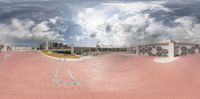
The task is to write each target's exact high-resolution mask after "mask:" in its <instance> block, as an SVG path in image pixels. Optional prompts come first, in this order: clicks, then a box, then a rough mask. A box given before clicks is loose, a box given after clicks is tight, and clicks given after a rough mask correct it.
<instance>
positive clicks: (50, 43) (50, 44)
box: [40, 41, 63, 50]
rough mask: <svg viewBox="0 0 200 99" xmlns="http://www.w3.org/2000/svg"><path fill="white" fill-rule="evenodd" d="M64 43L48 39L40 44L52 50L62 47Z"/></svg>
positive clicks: (41, 47) (41, 46) (43, 47)
mask: <svg viewBox="0 0 200 99" xmlns="http://www.w3.org/2000/svg"><path fill="white" fill-rule="evenodd" d="M62 48H63V43H59V42H53V41H46V42H43V43H42V44H41V45H40V49H45V50H50V49H62Z"/></svg>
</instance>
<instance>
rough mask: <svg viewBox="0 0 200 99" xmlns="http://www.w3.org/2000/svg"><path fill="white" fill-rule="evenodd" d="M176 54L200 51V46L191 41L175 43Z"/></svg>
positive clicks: (189, 53) (181, 54)
mask: <svg viewBox="0 0 200 99" xmlns="http://www.w3.org/2000/svg"><path fill="white" fill-rule="evenodd" d="M174 51H175V56H183V55H191V54H198V53H200V46H199V45H197V44H189V43H175V49H174Z"/></svg>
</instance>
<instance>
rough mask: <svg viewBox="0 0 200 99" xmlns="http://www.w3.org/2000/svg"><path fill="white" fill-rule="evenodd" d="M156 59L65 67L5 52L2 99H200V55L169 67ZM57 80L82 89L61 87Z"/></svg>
mask: <svg viewBox="0 0 200 99" xmlns="http://www.w3.org/2000/svg"><path fill="white" fill-rule="evenodd" d="M154 59H155V57H145V56H124V55H120V54H115V53H113V54H107V55H101V56H95V57H93V58H91V59H88V60H84V61H78V62H62V63H61V62H59V61H56V60H52V59H50V58H47V57H45V56H42V55H41V54H39V53H38V52H13V53H12V55H10V54H5V53H0V98H1V99H199V98H200V94H199V92H200V65H199V64H200V61H199V60H200V55H193V56H184V57H179V59H177V60H176V61H175V62H171V63H165V64H159V63H155V62H154ZM55 78H56V79H57V80H60V81H66V82H67V81H73V80H75V81H78V82H80V84H79V85H71V84H66V83H65V84H64V83H58V82H56V81H55Z"/></svg>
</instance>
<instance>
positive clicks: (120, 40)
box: [74, 2, 200, 47]
mask: <svg viewBox="0 0 200 99" xmlns="http://www.w3.org/2000/svg"><path fill="white" fill-rule="evenodd" d="M162 3H164V2H148V3H146V2H133V3H102V4H100V5H99V6H96V7H94V8H86V9H84V10H81V11H80V13H79V14H78V15H77V17H76V18H75V19H74V21H75V22H76V23H78V24H80V25H81V26H82V31H83V32H84V33H83V34H81V35H77V36H76V38H78V40H79V41H81V40H85V39H87V40H88V41H89V40H90V39H96V40H100V41H101V42H102V43H104V44H107V45H113V46H117V47H118V46H134V45H137V44H141V43H153V42H158V40H163V39H177V40H189V39H191V38H196V39H199V38H197V37H199V33H198V32H199V31H200V24H199V23H197V21H198V19H197V18H195V17H179V18H177V19H175V20H170V21H172V22H171V23H172V24H174V25H175V26H173V27H172V26H167V25H165V24H164V21H162V20H160V21H158V20H155V18H153V17H150V13H148V12H146V13H145V12H144V10H152V11H154V12H156V11H164V12H166V13H170V12H173V11H171V10H170V9H168V8H166V7H164V6H162ZM107 27H109V29H108V30H109V31H107V30H106V28H107ZM91 35H92V38H91ZM190 41H192V40H190ZM195 41H196V40H195Z"/></svg>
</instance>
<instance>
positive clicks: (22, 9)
mask: <svg viewBox="0 0 200 99" xmlns="http://www.w3.org/2000/svg"><path fill="white" fill-rule="evenodd" d="M199 5H200V0H96V1H95V0H0V43H6V44H11V45H15V46H33V47H35V46H38V45H39V44H41V43H42V42H44V41H47V40H49V41H57V42H63V43H65V44H68V45H71V44H74V45H75V46H96V43H97V41H100V44H101V46H112V47H132V46H136V45H140V44H149V43H157V42H159V41H163V40H168V39H172V40H177V41H181V42H190V43H197V44H200V6H199Z"/></svg>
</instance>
